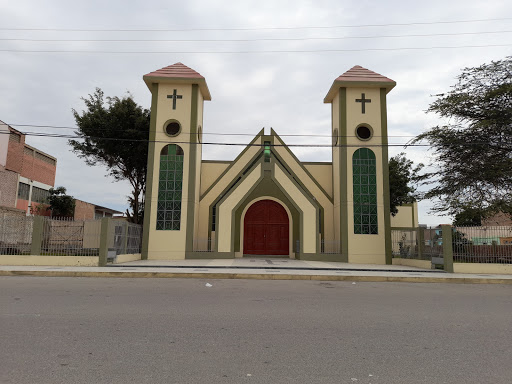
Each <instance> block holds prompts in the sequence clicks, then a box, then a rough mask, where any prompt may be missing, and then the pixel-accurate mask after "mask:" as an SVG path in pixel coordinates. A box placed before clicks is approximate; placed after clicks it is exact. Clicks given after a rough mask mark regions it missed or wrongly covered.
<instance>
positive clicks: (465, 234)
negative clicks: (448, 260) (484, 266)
mask: <svg viewBox="0 0 512 384" xmlns="http://www.w3.org/2000/svg"><path fill="white" fill-rule="evenodd" d="M452 244H453V261H454V262H459V263H496V264H512V227H453V234H452Z"/></svg>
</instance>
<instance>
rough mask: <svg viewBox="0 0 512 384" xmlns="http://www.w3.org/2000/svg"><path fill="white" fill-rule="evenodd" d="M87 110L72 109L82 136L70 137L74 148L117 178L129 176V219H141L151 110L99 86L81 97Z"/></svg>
mask: <svg viewBox="0 0 512 384" xmlns="http://www.w3.org/2000/svg"><path fill="white" fill-rule="evenodd" d="M82 100H83V101H84V103H85V106H86V110H85V111H82V113H81V114H80V113H78V112H77V111H76V110H74V109H73V116H74V117H75V121H76V124H77V126H78V131H76V132H75V133H76V134H77V135H78V136H79V137H80V139H81V140H69V144H70V145H71V146H72V147H73V152H74V153H76V154H77V155H78V156H79V157H80V158H83V159H84V160H85V162H86V164H87V165H89V166H93V165H97V164H100V165H103V166H105V167H106V168H107V169H108V175H109V176H112V177H113V178H114V180H115V181H120V180H128V182H129V183H130V185H131V187H132V191H131V195H130V196H129V197H128V202H129V204H130V209H131V213H130V211H128V210H127V214H128V217H129V218H130V221H132V222H134V223H141V222H142V218H143V207H144V194H145V191H146V168H147V155H148V139H149V114H150V112H149V110H147V109H144V108H142V107H140V106H139V105H137V103H135V101H134V100H133V98H132V96H131V95H128V96H126V97H123V98H122V99H120V98H119V97H106V98H105V97H104V94H103V91H102V90H101V89H100V88H96V91H95V92H94V94H92V95H89V96H88V97H87V98H82Z"/></svg>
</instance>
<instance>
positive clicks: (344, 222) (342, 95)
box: [338, 88, 349, 261]
mask: <svg viewBox="0 0 512 384" xmlns="http://www.w3.org/2000/svg"><path fill="white" fill-rule="evenodd" d="M339 99H340V100H339V116H338V118H339V127H340V133H339V135H340V140H339V142H340V148H339V164H340V232H341V234H340V240H341V248H340V249H341V254H342V255H343V258H344V259H346V260H347V261H348V231H349V228H348V184H347V182H348V181H347V177H348V170H347V167H348V166H349V164H348V160H347V152H348V148H347V136H348V131H347V89H346V88H340V90H339Z"/></svg>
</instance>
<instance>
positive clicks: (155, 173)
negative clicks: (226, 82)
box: [142, 63, 211, 259]
mask: <svg viewBox="0 0 512 384" xmlns="http://www.w3.org/2000/svg"><path fill="white" fill-rule="evenodd" d="M143 79H144V81H145V83H146V85H147V86H148V88H149V90H150V91H151V94H152V101H151V122H150V134H149V150H148V169H147V179H146V199H145V210H144V229H143V242H142V259H148V258H149V259H184V258H185V257H186V254H187V252H192V251H193V244H194V243H193V240H194V235H195V234H196V232H197V227H198V214H199V209H198V207H199V188H200V185H199V184H200V176H201V175H200V171H201V141H202V126H203V104H204V100H211V96H210V92H209V90H208V86H207V85H206V81H205V78H204V77H203V76H201V75H200V74H199V73H198V72H196V71H194V70H193V69H191V68H189V67H187V66H185V65H184V64H182V63H176V64H173V65H170V66H168V67H165V68H162V69H159V70H157V71H154V72H151V73H148V74H147V75H145V76H144V77H143Z"/></svg>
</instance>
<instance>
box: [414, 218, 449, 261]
mask: <svg viewBox="0 0 512 384" xmlns="http://www.w3.org/2000/svg"><path fill="white" fill-rule="evenodd" d="M418 230H419V231H420V232H419V233H420V235H419V238H420V239H421V243H422V248H421V253H422V259H423V260H432V264H443V260H442V259H443V235H442V230H441V228H439V227H420V228H419V229H418ZM434 260H437V262H434Z"/></svg>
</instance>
